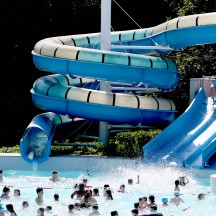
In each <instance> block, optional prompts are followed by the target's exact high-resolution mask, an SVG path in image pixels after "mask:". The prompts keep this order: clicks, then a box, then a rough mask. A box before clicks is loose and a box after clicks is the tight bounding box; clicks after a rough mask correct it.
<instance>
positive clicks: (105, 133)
mask: <svg viewBox="0 0 216 216" xmlns="http://www.w3.org/2000/svg"><path fill="white" fill-rule="evenodd" d="M110 31H111V0H101V50H110ZM100 90H101V91H106V92H108V91H110V89H109V82H107V81H100ZM108 126H109V125H108V123H107V122H100V123H99V140H100V141H101V142H102V143H103V145H104V147H105V148H106V147H107V145H108V140H109V128H108Z"/></svg>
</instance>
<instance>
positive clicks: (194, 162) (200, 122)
mask: <svg viewBox="0 0 216 216" xmlns="http://www.w3.org/2000/svg"><path fill="white" fill-rule="evenodd" d="M215 120H216V110H215V109H214V107H213V105H212V98H211V97H206V94H205V91H204V89H203V88H201V89H200V91H199V92H198V94H197V95H196V97H195V99H194V100H193V101H192V103H191V104H190V106H189V107H188V108H187V110H186V111H185V112H184V113H183V114H182V115H181V116H180V117H178V118H177V119H176V120H175V121H174V122H172V123H171V124H170V125H169V126H168V127H167V128H165V129H164V130H163V131H162V132H161V133H160V134H159V135H157V136H156V137H155V138H154V139H152V140H151V141H150V142H149V143H147V144H146V145H145V146H144V147H143V151H144V162H145V163H152V164H167V165H174V166H180V167H181V166H184V167H192V168H202V167H204V165H205V164H208V165H209V160H210V158H211V157H212V156H213V155H214V153H215V151H216V146H215V138H216V130H215V126H216V121H215Z"/></svg>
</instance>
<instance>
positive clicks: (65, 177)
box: [0, 164, 216, 216]
mask: <svg viewBox="0 0 216 216" xmlns="http://www.w3.org/2000/svg"><path fill="white" fill-rule="evenodd" d="M53 170H54V168H53V169H50V171H49V172H41V171H40V172H39V171H37V170H36V169H35V168H34V169H33V170H32V171H20V170H4V180H3V182H2V183H0V190H1V191H2V188H3V187H4V186H5V185H7V186H10V189H11V192H10V196H11V198H10V199H9V200H2V201H1V202H2V203H3V206H4V207H5V205H6V204H8V203H11V204H13V205H14V209H15V211H16V213H17V214H18V216H27V215H28V216H29V215H36V212H37V209H38V208H39V207H46V206H47V205H51V206H52V207H53V211H52V212H53V213H52V214H48V213H47V214H45V215H58V216H63V215H68V207H67V206H68V204H74V203H75V200H76V197H74V198H73V199H71V194H72V192H73V191H74V189H73V185H74V184H75V183H77V182H80V181H82V178H83V177H86V178H87V179H88V185H90V186H92V189H93V188H94V187H98V188H99V192H100V196H99V197H96V200H97V202H98V205H99V211H100V213H101V215H103V216H109V215H110V212H111V211H113V210H117V211H118V213H119V215H120V216H130V215H132V214H131V210H132V209H133V206H134V203H135V202H138V199H139V198H140V197H143V196H147V197H148V196H149V195H152V194H153V195H154V196H155V200H156V203H157V205H158V212H161V213H163V215H164V216H171V215H172V216H200V215H205V216H213V215H214V216H215V215H216V213H215V212H216V205H215V203H216V195H214V194H213V193H211V188H210V176H209V174H206V175H205V173H204V171H202V175H200V177H198V176H197V172H196V174H195V172H194V171H193V170H180V169H177V168H175V167H150V166H144V165H141V164H140V165H137V166H136V167H135V168H133V169H132V168H125V167H116V168H114V169H113V170H111V171H107V172H106V171H104V172H103V173H100V172H98V173H96V172H91V173H89V172H86V171H70V172H68V171H67V172H66V171H58V175H59V177H60V182H51V181H49V177H50V176H51V175H52V171H53ZM198 173H199V172H198ZM137 175H139V176H140V183H139V184H136V179H137ZM179 176H187V177H188V178H189V180H190V182H189V184H187V185H186V186H185V187H181V188H180V192H181V194H182V195H181V198H182V199H183V200H184V203H183V204H181V205H179V206H173V205H169V206H168V207H163V206H162V201H161V199H162V198H163V197H167V198H168V200H170V199H171V198H172V197H174V195H173V191H174V181H175V180H176V179H177V178H178V177H179ZM129 178H132V179H133V181H134V183H133V184H132V185H128V183H127V180H128V179H129ZM104 184H109V185H110V188H111V190H112V192H113V193H112V195H113V200H106V199H105V198H104V197H103V194H102V192H103V186H104ZM121 184H125V185H126V193H119V192H118V189H119V186H120V185H121ZM37 187H43V188H44V196H43V197H44V203H43V205H41V206H39V205H37V204H36V203H35V198H36V196H37V194H36V188H37ZM16 188H17V189H20V191H21V196H20V197H14V196H13V190H14V189H16ZM208 192H209V193H208ZM1 193H2V192H1ZM55 193H58V194H59V197H60V201H59V202H55V201H54V198H53V195H54V194H55ZM199 193H208V194H207V195H206V198H205V199H204V200H198V199H197V195H198V194H199ZM25 200H27V201H28V202H29V204H30V208H29V209H26V210H23V209H22V202H23V201H25ZM90 212H91V209H82V210H81V211H80V212H79V213H76V214H75V215H83V216H85V215H89V213H90ZM142 213H145V212H144V211H143V212H142ZM140 215H141V213H140Z"/></svg>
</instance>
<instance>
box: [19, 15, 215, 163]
mask: <svg viewBox="0 0 216 216" xmlns="http://www.w3.org/2000/svg"><path fill="white" fill-rule="evenodd" d="M215 17H216V13H207V14H196V15H191V16H185V17H178V18H176V19H173V20H169V21H167V22H165V23H162V24H160V25H158V26H155V27H151V28H144V29H135V30H128V31H118V32H112V33H111V35H110V41H111V48H110V51H104V50H100V45H101V33H90V34H82V35H67V36H59V37H51V38H46V39H43V40H40V41H39V42H37V43H36V44H35V46H34V50H33V51H32V55H33V61H34V64H35V66H36V67H37V68H38V69H39V70H42V71H46V72H50V73H51V74H52V75H49V76H45V77H41V78H39V79H38V80H36V81H35V83H34V85H33V88H32V89H31V94H32V99H33V103H34V104H35V106H37V107H38V108H40V109H42V110H45V111H47V112H48V113H44V114H43V113H42V114H40V115H39V116H36V117H35V118H34V119H33V120H32V122H31V123H30V124H29V126H28V127H27V129H26V131H25V132H24V135H23V137H22V139H21V141H20V149H21V155H22V157H23V158H24V159H25V160H26V161H27V162H29V163H38V164H39V163H42V162H44V161H46V160H47V159H48V156H49V153H50V149H51V145H52V138H53V135H54V132H55V128H56V127H57V126H59V125H61V124H64V123H70V122H72V120H74V119H75V118H76V117H79V118H84V119H90V120H97V121H104V122H109V123H111V124H112V123H117V124H131V125H134V126H136V125H138V124H143V125H146V126H155V127H158V126H161V125H165V126H167V125H169V124H171V123H172V122H173V121H174V120H175V119H176V113H177V111H176V106H175V104H174V103H173V102H172V101H170V100H168V99H164V98H156V97H155V98H153V97H147V96H145V93H146V92H148V89H149V91H150V89H151V91H152V89H154V90H155V91H172V90H174V89H175V88H176V87H177V86H178V84H179V80H180V74H179V72H178V69H177V66H176V64H175V63H174V62H172V61H171V60H169V59H166V58H161V57H158V54H164V55H165V54H168V53H170V52H172V51H173V50H181V49H183V48H185V47H187V46H193V45H199V44H211V43H216V37H215V34H216V19H215ZM115 46H116V47H115ZM121 46H122V48H121ZM124 46H126V47H127V48H125V47H124ZM146 46H148V47H149V46H151V47H152V49H145V48H143V49H140V47H146ZM128 47H129V48H128ZM130 47H131V48H130ZM154 55H155V56H154ZM156 55H157V56H156ZM100 81H108V82H110V92H105V91H101V90H100ZM98 83H99V84H98ZM125 85H127V86H128V87H131V88H132V89H133V91H128V90H125V91H124V90H123V91H121V92H116V91H115V90H113V91H112V88H113V89H114V86H115V87H120V88H121V87H122V89H124V86H125ZM125 89H126V88H125ZM141 89H142V91H143V94H142V96H141V95H140V94H137V92H139V93H140V91H141ZM143 95H144V96H143ZM43 115H45V117H43ZM59 119H60V121H59ZM195 121H196V120H195ZM35 134H36V135H35ZM38 143H40V146H38ZM173 147H174V146H173ZM170 148H171V147H170ZM206 152H207V151H206ZM189 160H190V159H189V158H188V161H189Z"/></svg>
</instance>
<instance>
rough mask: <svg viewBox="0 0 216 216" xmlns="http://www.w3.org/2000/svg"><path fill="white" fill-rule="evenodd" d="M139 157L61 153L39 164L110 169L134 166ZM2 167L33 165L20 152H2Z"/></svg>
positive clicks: (47, 168) (41, 166)
mask: <svg viewBox="0 0 216 216" xmlns="http://www.w3.org/2000/svg"><path fill="white" fill-rule="evenodd" d="M137 163H139V159H138V158H137V159H128V158H122V157H106V156H79V155H60V156H51V157H49V158H48V160H47V161H45V162H44V163H42V164H39V165H38V168H37V170H38V171H50V170H53V169H56V170H59V171H70V170H73V171H79V170H88V171H104V170H106V171H109V170H112V169H113V168H117V167H127V168H130V167H131V168H133V167H136V166H137ZM0 169H3V170H9V169H17V170H32V169H33V165H32V164H28V163H27V162H26V161H24V159H23V158H22V157H21V155H20V154H19V153H1V154H0Z"/></svg>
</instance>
